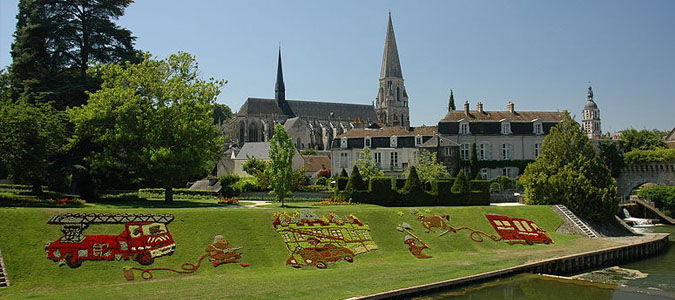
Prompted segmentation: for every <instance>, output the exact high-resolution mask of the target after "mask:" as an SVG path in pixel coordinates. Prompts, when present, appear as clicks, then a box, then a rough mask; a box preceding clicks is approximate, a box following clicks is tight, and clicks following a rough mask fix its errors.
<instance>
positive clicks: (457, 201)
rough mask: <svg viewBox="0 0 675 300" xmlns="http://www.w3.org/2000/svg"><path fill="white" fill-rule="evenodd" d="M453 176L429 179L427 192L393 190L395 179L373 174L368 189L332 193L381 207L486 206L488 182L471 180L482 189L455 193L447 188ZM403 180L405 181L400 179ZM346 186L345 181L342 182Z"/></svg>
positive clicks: (451, 182)
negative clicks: (429, 183) (429, 188)
mask: <svg viewBox="0 0 675 300" xmlns="http://www.w3.org/2000/svg"><path fill="white" fill-rule="evenodd" d="M454 180H455V179H454V178H446V179H441V180H437V181H434V182H432V184H431V186H432V190H431V192H427V191H423V190H412V191H408V190H404V189H395V188H394V186H395V182H396V181H398V180H395V179H392V178H389V177H374V178H372V179H371V181H370V185H369V186H368V190H365V191H345V190H344V189H343V190H340V191H337V192H336V195H335V198H336V199H343V200H345V201H346V200H350V199H351V202H355V203H366V204H375V205H382V206H460V205H489V204H490V193H489V181H487V180H471V186H472V187H476V188H479V189H482V190H474V191H471V192H469V193H465V194H459V193H452V192H451V191H450V189H451V187H452V184H453V182H454ZM403 181H405V180H403ZM345 185H346V183H345Z"/></svg>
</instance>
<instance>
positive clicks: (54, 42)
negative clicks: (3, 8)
mask: <svg viewBox="0 0 675 300" xmlns="http://www.w3.org/2000/svg"><path fill="white" fill-rule="evenodd" d="M131 2H132V1H131V0H78V1H69V0H21V1H20V2H19V13H18V14H17V16H16V18H17V24H16V31H15V33H14V39H15V40H14V43H13V44H12V51H11V54H12V59H13V62H12V65H11V66H10V70H11V74H12V86H13V97H14V98H15V99H19V98H22V99H24V100H26V101H29V102H31V103H38V102H41V103H44V102H51V103H52V104H54V105H55V106H56V107H57V108H58V109H61V108H64V107H67V106H76V105H80V104H83V103H84V102H86V99H87V95H86V94H85V91H87V90H89V91H93V90H96V89H97V88H98V84H99V82H97V81H96V80H94V79H92V78H91V77H90V76H88V75H87V69H88V68H89V67H90V66H91V65H92V64H93V63H94V62H96V63H114V62H122V61H126V60H131V61H137V54H138V53H137V52H136V50H134V48H133V43H134V39H135V38H134V37H133V36H132V35H131V32H130V31H129V30H127V29H124V28H122V27H120V26H118V25H116V24H115V23H114V22H113V21H114V20H117V19H118V18H119V17H121V16H122V15H123V14H124V10H125V8H126V7H128V6H129V5H130V4H131Z"/></svg>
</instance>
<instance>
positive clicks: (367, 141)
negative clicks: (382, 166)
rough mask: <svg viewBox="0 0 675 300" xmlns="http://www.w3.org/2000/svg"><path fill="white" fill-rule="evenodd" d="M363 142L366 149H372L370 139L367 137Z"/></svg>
mask: <svg viewBox="0 0 675 300" xmlns="http://www.w3.org/2000/svg"><path fill="white" fill-rule="evenodd" d="M363 140H364V141H363V144H364V145H365V146H366V147H368V148H370V137H369V136H367V137H365V138H364V139H363Z"/></svg>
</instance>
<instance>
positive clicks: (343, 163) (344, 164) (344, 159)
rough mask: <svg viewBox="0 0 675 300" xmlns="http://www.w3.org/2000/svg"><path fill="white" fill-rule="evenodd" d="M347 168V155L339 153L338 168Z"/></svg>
mask: <svg viewBox="0 0 675 300" xmlns="http://www.w3.org/2000/svg"><path fill="white" fill-rule="evenodd" d="M348 167H349V155H348V154H347V153H340V168H343V169H346V168H348Z"/></svg>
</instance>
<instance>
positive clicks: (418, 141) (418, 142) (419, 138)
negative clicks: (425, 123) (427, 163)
mask: <svg viewBox="0 0 675 300" xmlns="http://www.w3.org/2000/svg"><path fill="white" fill-rule="evenodd" d="M420 145H422V136H421V135H418V136H415V146H420Z"/></svg>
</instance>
